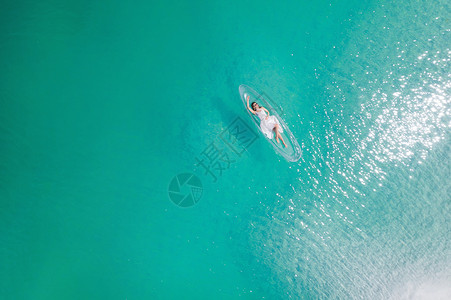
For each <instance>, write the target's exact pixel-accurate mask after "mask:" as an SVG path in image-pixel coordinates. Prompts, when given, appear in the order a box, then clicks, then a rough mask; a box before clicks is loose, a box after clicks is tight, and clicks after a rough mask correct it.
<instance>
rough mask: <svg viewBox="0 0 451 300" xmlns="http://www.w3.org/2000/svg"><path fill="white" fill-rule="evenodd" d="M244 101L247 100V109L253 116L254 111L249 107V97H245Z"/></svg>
mask: <svg viewBox="0 0 451 300" xmlns="http://www.w3.org/2000/svg"><path fill="white" fill-rule="evenodd" d="M246 100H247V108H248V109H249V111H250V112H251V113H253V114H254V115H255V111H254V110H253V109H252V108H250V106H249V95H247V97H246Z"/></svg>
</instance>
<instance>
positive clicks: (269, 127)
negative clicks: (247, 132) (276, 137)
mask: <svg viewBox="0 0 451 300" xmlns="http://www.w3.org/2000/svg"><path fill="white" fill-rule="evenodd" d="M257 116H258V117H259V118H260V129H261V131H262V132H263V133H264V134H265V135H266V136H267V137H268V139H272V138H273V129H274V127H275V126H276V124H278V125H279V132H280V133H282V132H283V129H282V126H280V123H279V120H277V118H276V116H269V118H268V119H266V112H265V111H264V110H263V109H259V110H257Z"/></svg>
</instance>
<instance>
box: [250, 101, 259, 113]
mask: <svg viewBox="0 0 451 300" xmlns="http://www.w3.org/2000/svg"><path fill="white" fill-rule="evenodd" d="M254 104H257V102H252V103H251V108H252V109H253V110H254V111H257V110H256V109H254ZM257 105H258V104H257Z"/></svg>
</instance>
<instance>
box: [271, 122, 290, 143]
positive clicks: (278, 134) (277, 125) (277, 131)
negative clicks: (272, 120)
mask: <svg viewBox="0 0 451 300" xmlns="http://www.w3.org/2000/svg"><path fill="white" fill-rule="evenodd" d="M274 130H275V131H276V141H277V142H278V143H279V138H280V139H281V140H282V143H283V145H284V146H285V147H287V144H285V141H284V140H283V137H282V135H281V134H280V133H279V124H276V126H274Z"/></svg>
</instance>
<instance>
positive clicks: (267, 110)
mask: <svg viewBox="0 0 451 300" xmlns="http://www.w3.org/2000/svg"><path fill="white" fill-rule="evenodd" d="M262 108H263V109H264V110H265V111H266V112H267V113H268V117H269V111H268V110H267V109H266V108H264V107H263V106H262Z"/></svg>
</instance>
